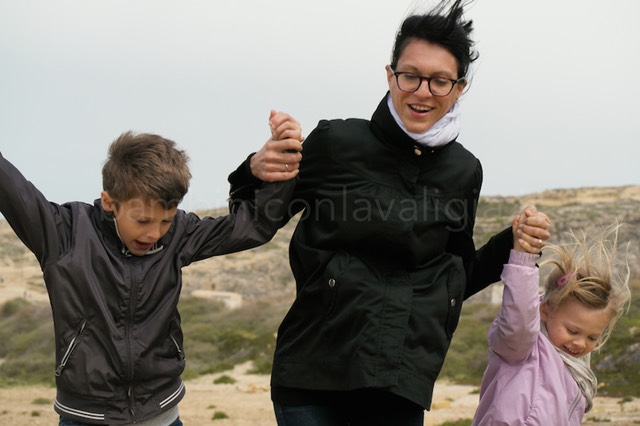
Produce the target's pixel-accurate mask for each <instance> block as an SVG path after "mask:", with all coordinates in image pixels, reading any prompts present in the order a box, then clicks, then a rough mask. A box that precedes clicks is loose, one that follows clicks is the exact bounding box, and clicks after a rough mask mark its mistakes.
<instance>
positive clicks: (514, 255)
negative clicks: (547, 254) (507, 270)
mask: <svg viewBox="0 0 640 426" xmlns="http://www.w3.org/2000/svg"><path fill="white" fill-rule="evenodd" d="M539 257H540V256H539V255H537V254H535V253H525V252H521V251H516V250H513V249H511V253H510V254H509V264H511V265H519V266H529V267H531V268H533V267H534V266H536V261H537V260H538V258H539Z"/></svg>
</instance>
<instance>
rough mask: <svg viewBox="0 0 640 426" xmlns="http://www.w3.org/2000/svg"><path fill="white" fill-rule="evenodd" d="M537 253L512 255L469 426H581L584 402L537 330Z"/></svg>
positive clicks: (503, 279) (548, 343)
mask: <svg viewBox="0 0 640 426" xmlns="http://www.w3.org/2000/svg"><path fill="white" fill-rule="evenodd" d="M537 259H538V256H537V255H532V254H528V253H521V252H516V251H514V250H512V251H511V255H510V257H509V263H508V264H506V265H504V269H503V271H502V281H503V283H504V293H503V296H502V309H501V310H500V313H499V314H498V316H497V317H496V319H495V321H494V322H493V324H492V325H491V328H490V329H489V334H488V341H489V365H488V366H487V369H486V371H485V373H484V377H483V379H482V385H481V388H480V404H479V406H478V409H477V411H476V414H475V417H474V420H473V425H474V426H476V425H478V426H479V425H482V426H500V425H514V426H515V425H518V426H522V425H544V426H550V425H553V426H564V425H580V423H581V421H582V417H583V416H584V410H585V404H586V400H585V398H584V396H583V395H582V393H581V392H580V389H579V387H578V385H577V383H576V382H575V380H574V379H573V377H572V376H571V374H570V373H569V370H568V368H567V367H566V366H565V365H564V362H563V361H562V359H561V358H560V356H559V355H558V353H557V352H556V349H555V348H554V346H553V345H552V344H551V342H550V341H549V339H547V337H546V336H544V335H543V334H542V333H541V332H540V295H539V290H538V287H539V273H538V268H537V267H536V266H535V262H536V260H537Z"/></svg>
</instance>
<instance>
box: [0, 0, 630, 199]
mask: <svg viewBox="0 0 640 426" xmlns="http://www.w3.org/2000/svg"><path fill="white" fill-rule="evenodd" d="M421 3H422V4H424V2H421ZM416 4H420V3H416V2H413V1H402V0H393V1H389V0H323V1H317V0H316V1H306V0H272V1H258V0H244V1H224V2H223V1H214V0H189V1H184V0H183V1H178V0H173V1H169V0H110V1H88V0H56V1H51V0H0V151H1V152H2V154H3V155H4V156H5V157H7V158H8V159H9V160H10V161H12V162H13V163H14V164H15V165H16V166H17V167H18V168H19V169H20V170H21V171H22V172H23V173H24V174H25V175H26V176H27V177H28V178H29V179H30V180H31V181H32V182H34V183H35V184H36V186H38V187H39V188H40V190H41V191H42V192H43V193H44V194H45V195H46V196H47V197H48V198H49V199H50V200H52V201H56V202H64V201H70V200H82V201H87V202H91V201H92V200H93V199H94V198H97V197H98V196H99V193H100V190H101V176H100V171H101V167H102V163H103V161H104V159H105V156H106V151H107V147H108V145H109V143H110V142H111V141H112V140H113V139H115V138H116V137H117V136H118V135H119V134H120V133H122V132H124V131H126V130H134V131H137V132H153V133H158V134H161V135H163V136H165V137H168V138H170V139H173V140H175V141H176V142H177V143H178V145H179V146H180V147H182V148H184V149H186V150H187V152H188V153H189V155H190V157H191V168H192V174H193V179H192V184H191V190H190V193H189V194H188V195H187V197H186V199H185V201H184V203H183V204H182V207H183V208H185V209H188V210H198V209H203V208H210V207H217V206H221V205H224V204H225V200H226V197H227V191H228V185H227V181H226V178H227V175H228V174H229V172H231V171H232V170H234V169H235V167H236V165H237V164H239V163H240V162H241V161H242V160H243V159H244V158H245V157H246V156H247V155H248V154H249V153H250V152H252V151H255V150H257V149H258V148H259V147H260V146H261V145H262V144H263V142H264V141H265V140H266V139H267V137H268V135H269V132H268V126H267V119H268V114H269V110H270V109H271V108H274V109H278V110H284V111H287V112H289V113H291V114H292V115H294V116H295V117H296V118H298V119H299V120H300V122H301V123H302V125H303V129H304V133H305V134H308V133H309V132H310V131H311V130H312V129H313V127H314V126H315V125H316V123H317V122H318V120H320V119H323V118H349V117H360V118H370V116H371V114H372V113H373V111H374V109H375V107H376V106H377V104H378V102H379V101H380V100H381V99H382V97H383V96H384V94H385V92H386V90H387V82H386V77H385V70H384V66H385V65H386V64H387V63H388V62H389V57H390V53H391V48H392V45H393V38H394V35H395V32H396V30H397V28H398V26H399V24H400V23H401V21H402V19H403V18H404V17H405V16H406V15H407V13H408V12H409V11H410V10H411V9H412V8H413V7H414V6H415V5H416ZM467 15H468V16H469V17H471V18H473V20H474V23H475V33H474V38H475V40H476V41H477V48H478V50H479V52H480V59H479V60H478V61H477V62H476V65H475V67H474V76H473V81H472V83H471V86H470V88H469V91H468V92H467V93H466V94H465V95H464V97H463V101H462V111H463V131H462V134H461V135H460V137H459V138H458V140H459V141H460V142H461V143H462V144H463V145H465V146H466V147H467V148H468V149H469V150H470V151H472V152H473V153H474V154H475V155H476V156H477V157H478V158H480V160H481V161H482V164H483V168H484V174H485V180H484V187H483V191H482V194H484V195H516V196H517V195H526V194H529V193H533V192H538V191H542V190H546V189H555V188H572V187H585V186H621V185H629V184H634V185H635V184H640V165H639V160H640V143H639V142H640V136H639V134H640V125H639V124H638V123H639V122H640V119H639V116H640V114H639V113H640V106H639V105H638V103H639V99H640V59H639V55H638V52H639V50H638V49H639V47H638V45H639V43H640V26H639V25H638V24H637V19H638V17H639V16H640V1H637V0H613V1H610V2H603V1H596V0H561V1H558V0H536V1H524V0H517V1H514V0H477V1H476V3H475V4H474V6H473V7H472V8H471V9H469V10H468V13H467Z"/></svg>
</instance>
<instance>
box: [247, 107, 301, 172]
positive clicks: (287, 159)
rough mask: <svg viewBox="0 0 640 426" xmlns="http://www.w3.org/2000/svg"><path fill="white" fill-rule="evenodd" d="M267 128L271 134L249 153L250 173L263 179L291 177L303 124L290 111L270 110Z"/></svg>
mask: <svg viewBox="0 0 640 426" xmlns="http://www.w3.org/2000/svg"><path fill="white" fill-rule="evenodd" d="M269 128H270V129H271V138H270V139H269V140H267V142H266V143H265V144H264V145H263V146H262V148H260V150H259V151H258V152H256V153H255V154H254V155H253V156H252V157H251V160H250V162H249V166H250V167H251V173H252V174H253V175H254V176H255V177H257V178H258V179H260V180H262V181H265V182H277V181H283V180H289V179H292V178H294V177H295V176H297V175H298V172H299V168H300V160H302V154H301V153H300V151H302V141H303V140H304V138H303V137H302V127H301V126H300V123H298V121H297V120H295V119H294V118H293V117H291V116H290V115H289V114H286V113H284V112H276V111H274V110H271V113H270V114H269Z"/></svg>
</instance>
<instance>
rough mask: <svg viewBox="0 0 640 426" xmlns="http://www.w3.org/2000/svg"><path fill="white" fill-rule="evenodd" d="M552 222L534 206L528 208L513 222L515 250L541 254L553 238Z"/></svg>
mask: <svg viewBox="0 0 640 426" xmlns="http://www.w3.org/2000/svg"><path fill="white" fill-rule="evenodd" d="M550 228H551V220H550V219H549V217H548V216H547V215H546V214H544V213H542V212H539V211H538V210H537V209H536V208H535V207H534V206H527V207H525V208H524V210H522V212H521V213H520V214H519V215H517V216H516V217H515V218H514V219H513V221H512V222H511V229H512V231H513V249H514V250H518V251H526V252H528V253H540V251H541V250H542V247H544V246H545V242H546V241H547V240H548V239H549V237H550V236H551V233H550V232H549V229H550Z"/></svg>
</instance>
